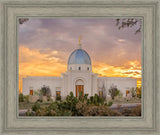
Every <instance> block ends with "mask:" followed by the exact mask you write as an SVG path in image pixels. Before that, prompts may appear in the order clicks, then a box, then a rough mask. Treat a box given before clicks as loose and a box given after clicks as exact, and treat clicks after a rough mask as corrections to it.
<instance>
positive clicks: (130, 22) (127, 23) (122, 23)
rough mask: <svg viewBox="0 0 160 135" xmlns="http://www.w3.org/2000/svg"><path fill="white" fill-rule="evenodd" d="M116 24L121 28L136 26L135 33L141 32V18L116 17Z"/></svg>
mask: <svg viewBox="0 0 160 135" xmlns="http://www.w3.org/2000/svg"><path fill="white" fill-rule="evenodd" d="M116 21H117V23H116V25H117V26H118V29H123V28H132V27H135V26H136V28H137V29H136V31H135V34H137V33H139V32H141V27H142V24H141V19H136V18H130V19H117V20H116Z"/></svg>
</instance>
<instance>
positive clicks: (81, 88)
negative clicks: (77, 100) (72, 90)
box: [75, 79, 84, 97]
mask: <svg viewBox="0 0 160 135" xmlns="http://www.w3.org/2000/svg"><path fill="white" fill-rule="evenodd" d="M75 85H76V97H78V95H79V92H82V96H84V82H83V80H81V79H78V80H77V81H76V83H75Z"/></svg>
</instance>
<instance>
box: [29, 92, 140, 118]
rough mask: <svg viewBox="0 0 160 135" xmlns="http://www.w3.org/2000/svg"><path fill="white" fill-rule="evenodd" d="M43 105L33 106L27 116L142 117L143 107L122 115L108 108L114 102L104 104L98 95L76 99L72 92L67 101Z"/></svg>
mask: <svg viewBox="0 0 160 135" xmlns="http://www.w3.org/2000/svg"><path fill="white" fill-rule="evenodd" d="M40 105H41V104H39V103H38V102H36V103H35V104H34V105H33V106H32V111H34V112H36V113H35V114H33V112H30V111H27V112H26V115H27V116H33V115H36V116H121V115H123V116H140V115H141V106H137V107H136V108H134V109H123V111H122V113H120V112H119V111H115V110H111V109H110V108H109V107H108V106H111V105H112V102H109V103H108V104H107V103H104V99H103V98H101V97H99V96H98V95H97V94H95V95H94V96H91V97H90V98H88V94H85V95H84V96H80V97H78V98H77V97H75V96H74V95H73V93H72V92H70V94H69V95H68V96H67V97H66V99H65V100H63V101H62V100H56V101H54V102H52V103H50V104H49V105H48V106H46V107H41V106H40Z"/></svg>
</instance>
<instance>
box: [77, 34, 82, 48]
mask: <svg viewBox="0 0 160 135" xmlns="http://www.w3.org/2000/svg"><path fill="white" fill-rule="evenodd" d="M78 45H79V49H81V48H82V47H81V35H80V36H79V43H78Z"/></svg>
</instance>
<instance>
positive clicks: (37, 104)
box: [32, 102, 41, 112]
mask: <svg viewBox="0 0 160 135" xmlns="http://www.w3.org/2000/svg"><path fill="white" fill-rule="evenodd" d="M40 108H41V107H40V104H39V103H38V102H36V103H35V104H34V105H33V106H32V111H34V112H36V111H37V110H39V109H40Z"/></svg>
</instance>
